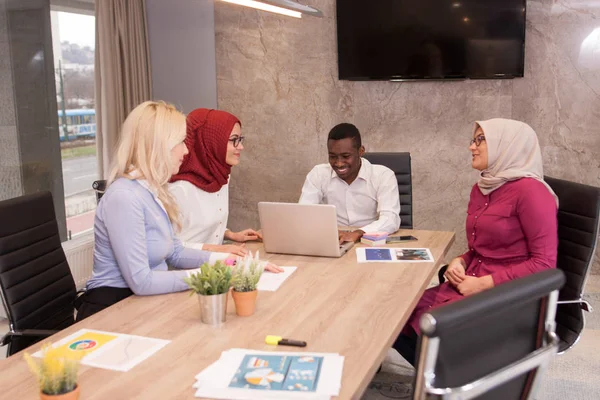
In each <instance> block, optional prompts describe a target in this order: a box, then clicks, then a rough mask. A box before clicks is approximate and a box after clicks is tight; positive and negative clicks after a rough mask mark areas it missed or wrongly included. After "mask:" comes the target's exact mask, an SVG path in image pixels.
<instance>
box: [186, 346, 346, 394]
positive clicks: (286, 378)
mask: <svg viewBox="0 0 600 400" xmlns="http://www.w3.org/2000/svg"><path fill="white" fill-rule="evenodd" d="M343 367H344V357H342V356H340V355H339V354H333V353H300V352H270V351H257V350H248V349H231V350H227V351H224V352H223V353H221V358H219V360H217V361H216V362H214V363H212V364H211V365H209V366H208V367H207V368H205V369H204V370H203V371H202V372H200V373H199V374H198V375H196V383H195V384H194V388H196V389H197V390H196V397H209V398H215V399H243V400H246V399H268V400H269V399H273V400H275V399H278V400H279V399H280V400H286V399H312V400H325V399H329V398H331V396H338V395H339V393H340V388H341V383H342V369H343Z"/></svg>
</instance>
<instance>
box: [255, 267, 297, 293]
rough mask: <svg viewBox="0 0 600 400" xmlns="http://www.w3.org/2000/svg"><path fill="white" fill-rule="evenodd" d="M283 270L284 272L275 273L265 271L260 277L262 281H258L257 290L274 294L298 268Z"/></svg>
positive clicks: (284, 268) (285, 268)
mask: <svg viewBox="0 0 600 400" xmlns="http://www.w3.org/2000/svg"><path fill="white" fill-rule="evenodd" d="M281 268H283V272H280V273H274V272H269V271H265V272H263V274H262V275H261V276H260V280H259V281H258V285H257V286H256V288H257V289H258V290H262V291H267V292H274V291H276V290H277V289H279V286H281V284H282V283H283V282H284V281H285V280H286V279H287V278H288V277H289V276H290V275H292V274H293V273H294V271H295V270H296V267H281Z"/></svg>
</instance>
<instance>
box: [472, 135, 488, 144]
mask: <svg viewBox="0 0 600 400" xmlns="http://www.w3.org/2000/svg"><path fill="white" fill-rule="evenodd" d="M483 141H485V136H483V135H479V136H477V137H476V138H475V139H471V141H470V142H469V146H471V145H472V144H473V143H475V146H477V147H479V145H480V144H481V142H483Z"/></svg>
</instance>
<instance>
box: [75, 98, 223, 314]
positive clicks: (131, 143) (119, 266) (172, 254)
mask: <svg viewBox="0 0 600 400" xmlns="http://www.w3.org/2000/svg"><path fill="white" fill-rule="evenodd" d="M185 135H186V120H185V116H184V115H183V114H182V113H180V112H179V111H177V110H176V109H175V108H174V107H173V106H171V105H168V104H166V103H164V102H156V101H147V102H145V103H142V104H140V105H139V106H137V107H136V108H135V109H134V110H133V111H132V112H131V113H130V114H129V116H128V117H127V119H126V120H125V122H124V124H123V129H122V132H121V138H120V141H119V145H118V148H117V152H116V155H115V159H114V166H113V168H112V171H111V173H110V176H109V178H108V182H107V183H108V189H107V190H106V192H105V194H104V196H103V197H102V199H101V201H100V203H99V204H98V208H97V209H96V218H95V221H94V236H95V248H94V268H93V274H92V278H91V279H90V280H89V281H88V283H87V291H86V293H85V294H84V295H83V298H82V299H81V300H82V305H81V306H80V307H79V312H78V315H77V319H78V320H81V319H83V318H86V317H87V316H89V315H92V314H94V313H96V312H98V311H100V310H102V309H104V308H106V307H108V306H110V305H112V304H114V303H116V302H118V301H120V300H122V299H124V298H126V297H128V296H130V295H132V294H136V295H155V294H163V293H171V292H178V291H182V290H186V289H187V288H188V287H187V285H186V283H185V282H184V281H183V278H184V277H186V276H188V275H189V272H190V270H192V269H196V268H198V267H199V266H200V265H201V264H202V263H203V262H206V261H208V260H209V257H210V255H211V253H210V252H207V251H202V250H198V249H191V248H186V247H184V246H183V245H182V244H181V242H180V241H179V240H178V239H177V238H176V236H175V233H176V232H177V230H178V229H180V227H181V223H180V219H179V218H180V217H179V209H178V207H177V203H176V202H175V200H174V199H173V197H172V195H171V194H170V193H169V191H168V189H167V184H168V182H169V179H170V178H171V176H172V175H173V174H175V173H177V171H178V170H179V166H180V165H181V163H182V161H183V158H184V156H185V155H186V154H187V153H188V150H187V148H186V146H185V144H184V142H183V141H184V139H185ZM231 257H232V258H233V256H231ZM167 265H170V266H171V267H174V268H176V269H179V270H174V271H169V270H168V267H167Z"/></svg>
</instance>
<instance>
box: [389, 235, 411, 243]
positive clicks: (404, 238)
mask: <svg viewBox="0 0 600 400" xmlns="http://www.w3.org/2000/svg"><path fill="white" fill-rule="evenodd" d="M411 240H419V239H417V238H416V237H414V236H388V238H387V239H386V241H385V242H386V243H400V242H409V241H411Z"/></svg>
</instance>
